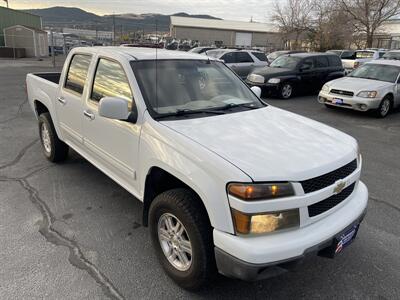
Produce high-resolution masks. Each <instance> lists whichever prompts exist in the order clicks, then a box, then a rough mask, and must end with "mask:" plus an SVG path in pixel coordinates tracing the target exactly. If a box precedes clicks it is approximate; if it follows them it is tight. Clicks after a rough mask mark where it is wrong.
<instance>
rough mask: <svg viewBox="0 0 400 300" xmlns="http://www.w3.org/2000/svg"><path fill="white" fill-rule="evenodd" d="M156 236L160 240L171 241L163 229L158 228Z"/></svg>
mask: <svg viewBox="0 0 400 300" xmlns="http://www.w3.org/2000/svg"><path fill="white" fill-rule="evenodd" d="M158 234H159V236H160V238H161V239H162V240H165V241H169V240H170V239H171V238H170V236H169V234H168V231H166V230H165V229H164V228H160V229H159V233H158Z"/></svg>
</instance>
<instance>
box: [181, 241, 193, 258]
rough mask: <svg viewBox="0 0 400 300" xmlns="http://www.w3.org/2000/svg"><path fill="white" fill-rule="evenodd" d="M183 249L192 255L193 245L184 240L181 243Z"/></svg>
mask: <svg viewBox="0 0 400 300" xmlns="http://www.w3.org/2000/svg"><path fill="white" fill-rule="evenodd" d="M181 249H182V251H184V252H186V253H188V254H190V255H192V245H191V244H190V242H189V241H187V240H182V241H181Z"/></svg>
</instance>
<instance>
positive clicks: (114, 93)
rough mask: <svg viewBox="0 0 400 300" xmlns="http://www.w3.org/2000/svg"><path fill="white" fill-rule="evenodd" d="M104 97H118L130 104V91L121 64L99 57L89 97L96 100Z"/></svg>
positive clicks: (131, 97)
mask: <svg viewBox="0 0 400 300" xmlns="http://www.w3.org/2000/svg"><path fill="white" fill-rule="evenodd" d="M104 97H119V98H124V99H126V100H128V101H129V103H130V106H131V105H132V99H133V96H132V91H131V88H130V86H129V82H128V79H127V77H126V75H125V72H124V70H123V69H122V67H121V65H120V64H119V63H117V62H114V61H111V60H108V59H104V58H101V59H100V60H99V63H98V65H97V69H96V75H95V78H94V82H93V89H92V94H91V97H90V98H91V99H92V100H94V101H96V102H98V101H100V100H101V99H102V98H104Z"/></svg>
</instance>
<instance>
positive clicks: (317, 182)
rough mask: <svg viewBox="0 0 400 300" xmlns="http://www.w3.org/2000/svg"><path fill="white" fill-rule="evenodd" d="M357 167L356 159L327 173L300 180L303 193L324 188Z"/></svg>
mask: <svg viewBox="0 0 400 300" xmlns="http://www.w3.org/2000/svg"><path fill="white" fill-rule="evenodd" d="M356 169H357V160H356V159H355V160H353V161H352V162H351V163H348V164H347V165H345V166H343V167H341V168H339V169H336V170H335V171H332V172H329V173H327V174H324V175H321V176H318V177H314V178H311V179H307V180H304V181H300V183H301V185H302V187H303V190H304V193H311V192H315V191H318V190H321V189H323V188H326V187H328V186H330V185H332V184H334V183H335V182H336V181H338V180H340V179H343V178H346V177H347V176H349V175H350V174H351V173H353V172H354V171H355V170H356Z"/></svg>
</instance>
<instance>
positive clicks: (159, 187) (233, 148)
mask: <svg viewBox="0 0 400 300" xmlns="http://www.w3.org/2000/svg"><path fill="white" fill-rule="evenodd" d="M27 89H28V96H29V101H30V105H31V106H32V109H33V111H34V112H35V114H36V116H37V118H38V123H39V132H40V138H41V142H42V145H43V151H44V154H45V156H46V157H47V158H48V159H49V160H50V161H52V162H59V161H62V160H65V159H66V158H67V155H68V149H69V147H71V148H73V149H74V150H75V151H77V152H78V153H80V154H81V155H82V156H83V157H85V158H86V159H87V160H88V161H90V162H91V163H92V164H93V165H95V166H96V167H97V168H99V169H100V170H101V171H103V172H104V173H105V174H107V175H108V176H109V177H111V178H112V179H113V180H115V181H116V182H117V183H118V184H120V185H121V186H122V187H123V188H125V189H126V190H128V191H129V192H130V193H131V194H132V195H134V196H135V197H136V198H137V199H139V200H140V201H142V202H143V203H144V205H143V224H144V225H145V226H147V225H148V226H149V228H150V234H151V238H152V242H153V245H154V248H155V251H156V253H157V256H158V258H159V260H160V263H161V264H162V266H163V268H164V269H165V271H166V272H167V273H168V275H169V276H170V277H172V278H173V279H174V280H175V281H176V282H177V283H178V284H179V285H180V286H182V287H184V288H186V289H197V288H199V287H200V286H202V285H203V284H205V283H206V282H207V281H208V280H209V279H210V278H212V276H213V274H215V273H216V271H217V270H218V271H219V272H220V273H221V274H224V275H226V276H229V277H235V278H240V279H243V280H256V279H262V278H267V277H269V276H271V275H272V274H277V271H278V273H279V272H280V271H284V270H286V269H287V268H288V266H289V265H293V264H292V263H291V262H292V261H298V260H300V259H301V258H303V257H304V256H306V255H308V254H319V255H322V256H327V257H334V256H335V254H337V253H339V252H340V251H341V250H342V249H344V248H345V247H346V246H347V245H349V244H350V243H351V242H352V241H353V240H354V238H355V236H356V234H357V230H358V228H359V225H360V223H361V221H362V219H363V216H364V214H365V211H366V207H367V202H368V191H367V188H366V186H365V185H364V184H363V183H362V182H361V181H360V180H359V178H360V172H361V164H362V162H361V156H360V153H359V149H358V145H357V142H356V141H355V139H354V138H352V137H350V136H348V135H346V134H344V133H342V132H340V131H338V130H336V129H333V128H330V127H328V126H326V125H324V124H321V123H318V122H315V121H312V120H310V119H307V118H304V117H301V116H299V115H296V114H293V113H290V112H287V111H284V110H281V109H278V108H275V107H273V106H271V105H267V104H266V103H264V102H263V101H262V100H260V98H259V94H260V90H259V88H257V87H255V88H252V89H250V88H249V87H248V86H246V84H245V83H244V82H243V81H241V80H240V79H239V77H238V76H237V75H236V74H235V73H233V72H232V71H231V70H230V69H229V68H228V67H227V66H225V64H224V63H223V62H221V61H219V60H213V59H212V58H209V57H206V56H203V55H198V54H192V53H183V52H177V51H167V50H157V51H156V50H155V49H141V48H122V47H118V48H116V47H98V48H97V47H94V48H76V49H74V50H73V51H71V53H70V54H69V56H68V58H67V60H66V62H65V65H64V68H63V70H62V72H61V74H60V73H42V74H40V73H38V74H28V76H27Z"/></svg>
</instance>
